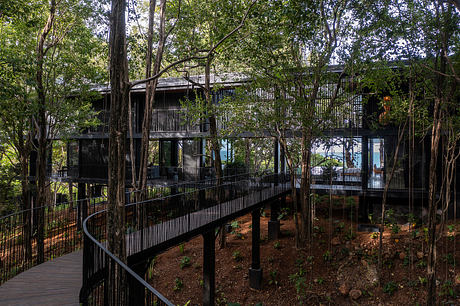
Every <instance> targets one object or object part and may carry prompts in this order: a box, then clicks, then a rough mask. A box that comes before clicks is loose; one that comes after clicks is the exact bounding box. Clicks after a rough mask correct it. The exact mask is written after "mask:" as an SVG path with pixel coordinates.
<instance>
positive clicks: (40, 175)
mask: <svg viewBox="0 0 460 306" xmlns="http://www.w3.org/2000/svg"><path fill="white" fill-rule="evenodd" d="M55 13H56V1H55V0H51V3H50V13H49V16H48V20H47V22H46V24H45V26H44V27H43V30H42V33H41V34H40V36H39V38H38V45H37V50H36V51H37V73H36V82H37V84H36V91H37V96H38V105H39V106H38V114H37V123H38V162H37V163H38V166H37V168H38V169H37V203H36V207H40V208H39V209H38V210H37V211H36V213H37V215H38V218H37V219H38V220H37V222H38V233H37V235H38V237H37V252H38V254H37V263H38V264H40V263H42V262H43V261H44V259H45V250H44V239H45V237H44V227H45V224H44V222H45V220H44V218H45V216H44V214H45V210H44V206H45V204H46V203H45V202H46V164H47V155H46V149H47V144H48V141H47V121H46V93H45V88H44V85H43V72H44V69H43V61H44V57H45V49H44V46H45V41H46V38H47V36H48V34H49V33H50V31H51V29H52V27H53V24H54V18H55Z"/></svg>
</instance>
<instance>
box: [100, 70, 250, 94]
mask: <svg viewBox="0 0 460 306" xmlns="http://www.w3.org/2000/svg"><path fill="white" fill-rule="evenodd" d="M190 79H191V80H192V81H193V82H195V83H198V84H201V85H204V75H195V76H191V77H190ZM248 81H249V78H248V77H247V76H245V75H243V74H241V73H223V74H219V75H216V74H213V75H211V86H216V85H218V86H223V87H233V86H238V85H241V84H243V83H246V82H248ZM192 87H195V88H196V86H193V84H192V82H189V81H187V80H186V79H185V78H184V77H170V78H160V79H158V85H157V91H170V90H181V89H187V88H192ZM93 89H94V90H95V91H99V92H101V93H107V92H109V91H110V85H109V84H107V85H97V86H94V87H93ZM144 91H145V83H143V84H139V85H136V86H134V87H133V88H132V89H131V92H144Z"/></svg>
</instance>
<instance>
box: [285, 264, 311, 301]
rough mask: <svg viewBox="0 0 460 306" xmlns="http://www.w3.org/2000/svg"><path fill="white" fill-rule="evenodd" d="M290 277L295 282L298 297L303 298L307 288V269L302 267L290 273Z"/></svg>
mask: <svg viewBox="0 0 460 306" xmlns="http://www.w3.org/2000/svg"><path fill="white" fill-rule="evenodd" d="M289 279H290V280H291V281H292V282H293V283H294V287H295V289H296V292H297V299H298V300H301V299H302V298H303V297H304V296H305V294H306V289H307V283H306V276H305V271H304V270H303V269H302V267H300V268H299V271H298V272H296V273H294V274H291V275H289Z"/></svg>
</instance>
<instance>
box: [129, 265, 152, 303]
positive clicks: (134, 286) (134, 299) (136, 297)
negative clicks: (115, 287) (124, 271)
mask: <svg viewBox="0 0 460 306" xmlns="http://www.w3.org/2000/svg"><path fill="white" fill-rule="evenodd" d="M149 262H150V261H149V260H143V261H141V262H140V263H138V264H136V265H135V266H132V267H131V269H132V270H133V271H134V272H136V273H137V274H138V275H140V276H142V277H145V274H146V272H147V269H148V267H149ZM128 302H129V305H132V306H135V305H144V304H145V287H144V286H143V285H142V284H141V283H139V282H138V281H137V280H136V279H135V278H134V277H131V276H129V275H128Z"/></svg>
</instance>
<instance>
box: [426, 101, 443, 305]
mask: <svg viewBox="0 0 460 306" xmlns="http://www.w3.org/2000/svg"><path fill="white" fill-rule="evenodd" d="M440 104H441V101H440V99H439V98H435V105H434V114H433V127H432V131H431V158H430V170H429V171H430V174H429V178H428V184H429V185H428V260H427V278H428V297H427V303H428V305H435V304H436V255H437V254H436V210H437V205H436V204H437V203H436V179H437V176H436V170H437V160H438V151H439V139H440V134H441V118H440V117H441V115H440V112H441V110H440Z"/></svg>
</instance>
